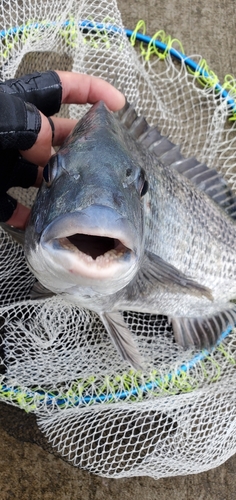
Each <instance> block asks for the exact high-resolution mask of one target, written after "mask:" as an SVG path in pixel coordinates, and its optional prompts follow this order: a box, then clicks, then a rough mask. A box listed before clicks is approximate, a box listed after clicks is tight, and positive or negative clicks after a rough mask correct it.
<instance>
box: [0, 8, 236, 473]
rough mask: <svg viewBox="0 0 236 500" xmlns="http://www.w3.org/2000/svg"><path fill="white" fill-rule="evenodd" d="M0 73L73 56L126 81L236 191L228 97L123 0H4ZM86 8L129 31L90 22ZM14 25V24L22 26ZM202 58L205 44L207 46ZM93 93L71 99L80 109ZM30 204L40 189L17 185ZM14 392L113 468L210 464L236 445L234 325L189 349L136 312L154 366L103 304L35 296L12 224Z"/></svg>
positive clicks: (73, 446) (5, 357) (72, 61)
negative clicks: (176, 56) (129, 348)
mask: <svg viewBox="0 0 236 500" xmlns="http://www.w3.org/2000/svg"><path fill="white" fill-rule="evenodd" d="M0 9H1V11H0V27H1V29H2V30H3V31H2V32H1V39H0V66H1V78H2V79H5V78H9V77H14V76H15V75H19V74H24V73H29V72H32V71H35V70H39V71H41V70H46V69H68V70H73V71H78V72H86V73H90V74H94V75H97V76H101V77H103V78H106V79H108V80H110V81H112V80H113V79H114V78H115V79H116V81H117V84H118V86H119V87H120V88H122V89H123V91H124V92H125V94H126V96H127V98H128V100H129V101H130V102H135V103H136V108H137V110H138V111H139V112H142V113H143V114H144V115H145V116H146V118H147V120H148V122H149V124H152V123H158V124H159V128H160V129H161V131H162V133H163V134H165V135H169V137H170V138H171V139H172V141H173V142H175V143H178V144H182V151H183V153H184V154H185V155H195V156H196V157H197V158H198V160H201V161H204V162H206V163H207V165H208V166H209V167H213V166H214V167H215V168H217V169H218V170H219V171H220V172H221V173H222V175H224V177H225V178H226V179H227V180H228V182H229V184H230V185H231V187H232V189H233V190H234V191H235V192H236V169H235V152H236V134H235V126H234V124H229V122H228V117H229V114H230V110H229V106H228V104H227V102H226V100H225V99H224V98H223V97H222V95H219V93H218V94H217V93H215V92H213V91H212V88H209V86H205V87H204V88H203V87H201V86H200V85H199V83H198V80H197V77H196V75H191V74H190V73H189V72H188V71H187V69H186V67H185V65H184V64H183V63H182V64H180V63H176V62H175V61H173V60H172V59H171V58H170V57H166V58H165V60H160V59H159V57H157V56H156V55H154V56H152V57H151V58H150V60H148V61H146V60H145V59H144V58H142V56H141V55H140V51H139V50H138V51H137V50H135V49H134V48H133V47H132V46H131V44H130V41H129V40H128V39H127V37H126V35H125V33H124V32H123V29H122V28H123V26H122V21H121V17H120V13H119V11H118V9H117V6H116V3H115V1H110V2H108V1H107V0H104V1H96V0H92V1H90V2H88V1H85V0H84V1H82V0H81V1H73V0H67V1H63V0H55V1H54V2H53V7H52V4H51V2H49V1H47V0H45V1H41V2H38V1H37V2H36V1H35V0H31V1H29V0H26V1H24V2H20V1H16V0H12V1H11V2H9V1H8V0H7V1H6V2H5V1H2V2H1V7H0ZM82 20H90V21H96V23H107V22H108V23H110V24H111V23H112V25H113V27H117V28H118V31H115V32H114V31H112V32H111V31H109V32H104V31H103V32H99V31H98V29H92V28H91V29H87V30H86V32H85V31H82V30H81V28H80V27H79V26H80V23H81V21H82ZM13 28H14V29H13ZM195 60H196V61H199V60H200V57H199V56H195ZM84 112H85V107H82V106H81V107H79V106H70V108H69V111H68V109H67V108H65V107H62V110H61V114H64V115H65V116H68V113H69V116H71V117H76V118H78V117H80V116H81V115H83V114H84ZM13 191H14V194H15V196H17V198H18V200H19V201H21V202H22V203H24V204H27V205H29V206H31V204H32V200H33V198H34V189H30V190H28V191H24V190H20V189H17V190H13ZM0 254H1V260H0V262H1V263H0V280H1V296H0V316H1V326H2V329H1V349H0V354H1V367H0V368H1V369H0V373H1V385H0V396H1V399H2V400H3V401H6V402H8V403H11V404H14V405H18V406H20V407H22V408H23V409H25V410H26V411H33V412H35V414H36V415H37V418H38V423H39V426H40V428H41V429H42V431H43V432H45V433H46V435H47V437H48V440H49V441H50V442H51V443H52V444H53V446H55V447H56V448H57V449H58V450H59V452H60V453H61V454H62V456H63V457H65V458H66V460H68V461H70V462H72V463H73V464H74V465H76V466H80V467H83V468H86V469H87V470H89V471H91V472H94V473H97V474H100V475H103V476H109V477H125V476H126V477H130V476H137V475H149V476H152V477H154V478H159V477H163V476H170V475H180V474H181V475H183V474H188V473H197V472H201V471H203V470H207V469H209V468H211V467H215V466H217V465H219V464H221V463H222V462H224V461H225V460H226V459H227V458H229V457H230V456H231V455H232V454H233V453H235V451H236V438H235V436H236V432H235V427H236V418H235V398H236V396H235V394H236V392H235V389H236V387H235V386H236V383H235V379H234V374H235V365H236V335H235V332H225V333H224V334H223V335H222V338H221V339H220V342H219V343H218V345H217V346H216V347H215V349H214V350H213V351H212V352H205V351H204V352H201V353H196V352H194V351H187V352H184V351H183V350H182V349H181V348H179V347H178V346H177V345H176V344H175V343H174V341H173V334H172V331H171V328H170V327H169V326H168V323H167V321H166V319H165V318H163V317H160V316H155V315H147V314H141V313H140V314H139V313H131V312H127V313H124V316H125V320H126V321H127V322H128V323H129V327H130V329H131V330H132V332H133V334H134V335H135V336H136V338H137V343H138V346H139V350H140V352H141V353H143V354H144V355H145V358H146V359H149V365H148V366H147V369H146V371H145V373H137V372H134V371H133V370H131V369H130V368H129V366H128V365H127V364H126V363H125V362H123V363H122V362H121V360H120V357H119V355H118V354H117V352H116V350H115V348H114V347H113V346H112V344H111V342H110V340H109V339H108V337H107V334H106V332H105V331H104V327H103V325H102V324H101V323H100V321H99V318H98V317H97V316H96V315H95V314H94V313H92V312H90V311H88V310H80V309H78V308H76V307H74V306H72V305H68V303H65V302H63V300H62V299H60V298H58V297H56V298H55V297H53V298H51V299H47V300H43V301H32V300H30V299H29V292H30V289H31V287H32V284H33V282H34V277H33V276H32V274H31V273H30V271H29V270H28V268H27V265H26V263H25V260H24V254H23V251H22V249H21V247H20V246H19V245H17V244H16V243H13V241H12V240H11V238H10V236H8V235H7V234H5V233H4V231H3V230H2V231H1V235H0Z"/></svg>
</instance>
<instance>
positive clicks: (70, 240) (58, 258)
mask: <svg viewBox="0 0 236 500" xmlns="http://www.w3.org/2000/svg"><path fill="white" fill-rule="evenodd" d="M137 233H138V232H137V230H135V228H134V227H133V225H132V224H131V222H130V221H129V220H127V219H125V218H124V217H122V215H120V214H118V213H117V212H116V211H115V210H113V209H112V208H110V207H106V206H101V205H91V206H90V207H88V208H86V209H84V210H81V211H78V212H74V213H67V214H64V215H61V216H59V217H57V218H56V219H55V220H54V221H52V222H51V223H50V224H49V226H48V227H47V228H46V229H45V230H44V231H43V233H42V235H41V238H40V244H41V247H42V250H43V252H44V253H47V254H48V255H50V261H51V262H52V265H53V264H54V263H55V265H59V266H60V267H63V268H64V269H65V270H67V271H68V272H70V273H71V274H74V275H77V276H78V275H79V276H82V277H84V278H86V277H87V278H91V279H100V280H102V279H106V278H109V277H111V276H116V277H118V276H119V278H121V277H123V278H124V276H127V277H128V276H129V279H130V276H131V274H133V273H134V268H135V267H136V266H137V264H138V261H139V257H140V255H139V254H140V250H139V246H140V245H139V240H138V238H139V235H138V234H137Z"/></svg>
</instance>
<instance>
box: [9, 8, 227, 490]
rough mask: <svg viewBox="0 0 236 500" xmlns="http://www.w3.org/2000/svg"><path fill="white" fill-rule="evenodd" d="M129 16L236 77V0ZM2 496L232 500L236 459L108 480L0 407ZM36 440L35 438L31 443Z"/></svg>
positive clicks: (126, 13)
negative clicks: (162, 475) (198, 469)
mask: <svg viewBox="0 0 236 500" xmlns="http://www.w3.org/2000/svg"><path fill="white" fill-rule="evenodd" d="M118 5H119V8H120V10H121V14H122V18H123V22H124V24H125V26H126V27H128V28H134V27H135V25H136V22H137V21H138V20H139V19H144V20H145V21H146V24H147V32H148V34H153V33H154V32H156V31H157V30H158V29H164V30H165V31H166V32H167V33H169V34H170V35H171V36H172V37H177V38H179V39H180V40H181V41H182V43H183V45H184V48H185V52H186V53H187V54H194V53H196V54H201V55H203V56H204V57H205V58H206V60H207V61H208V63H209V65H210V67H211V68H212V69H213V70H214V71H215V72H216V74H217V75H218V76H219V77H220V79H221V80H222V79H223V77H224V75H225V74H226V73H231V74H234V75H236V44H235V32H236V30H235V28H236V3H235V1H234V0H222V1H221V2H217V1H214V0H208V1H202V0H196V1H191V0H166V1H163V0H146V1H141V0H131V1H130V2H127V1H126V0H118ZM0 432H1V441H0V450H1V451H0V500H8V499H9V500H10V499H20V500H37V499H45V500H51V499H52V500H53V499H58V500H77V499H78V500H79V499H81V500H82V499H83V500H105V499H106V500H110V499H114V500H118V499H122V500H131V499H135V500H143V499H144V500H167V499H168V500H170V499H176V500H212V499H214V500H234V499H235V497H236V495H235V490H236V477H235V471H236V457H232V458H231V459H229V460H228V461H227V462H226V463H225V464H223V465H222V466H221V467H218V468H217V469H214V470H211V471H208V472H205V473H201V474H196V475H189V476H185V477H177V478H176V477H173V478H168V479H160V480H159V481H155V480H153V479H151V478H148V477H137V478H131V479H119V480H115V479H104V478H100V477H97V476H94V475H92V474H90V473H88V472H86V471H82V470H78V469H75V468H73V467H72V466H70V465H69V464H67V463H65V462H64V461H63V460H62V459H61V458H58V457H57V456H55V455H53V454H52V453H51V452H50V450H49V447H48V445H47V443H46V441H45V440H44V439H43V438H42V437H41V436H40V434H39V432H38V430H37V426H36V424H35V420H34V417H33V416H32V415H25V414H24V413H23V412H22V411H20V410H16V409H14V408H12V407H7V406H6V405H3V404H1V405H0ZM34 442H35V443H37V444H32V443H34Z"/></svg>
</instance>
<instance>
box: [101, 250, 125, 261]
mask: <svg viewBox="0 0 236 500" xmlns="http://www.w3.org/2000/svg"><path fill="white" fill-rule="evenodd" d="M123 255H124V251H119V252H117V250H115V249H113V250H109V251H108V252H106V253H104V254H103V255H99V256H98V257H97V258H96V262H97V263H98V264H99V263H101V262H104V261H105V262H110V261H112V260H114V259H119V257H122V256H123Z"/></svg>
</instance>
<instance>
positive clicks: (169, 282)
mask: <svg viewBox="0 0 236 500" xmlns="http://www.w3.org/2000/svg"><path fill="white" fill-rule="evenodd" d="M142 280H147V281H149V282H152V283H153V285H155V283H156V284H158V283H159V284H160V283H161V284H162V285H166V286H173V285H175V286H178V287H180V288H181V291H182V292H185V293H189V294H191V295H196V296H197V297H201V296H205V297H207V299H209V300H213V297H212V293H211V290H210V289H209V288H207V287H205V286H203V285H200V284H199V283H198V282H197V281H195V280H193V279H191V278H189V277H188V276H186V275H185V274H184V273H182V272H181V271H179V270H178V269H177V268H176V267H174V266H172V265H171V264H169V263H168V262H165V261H164V260H163V259H162V258H161V257H159V256H158V255H155V254H153V253H151V252H147V251H146V252H145V256H144V261H143V264H142V267H141V270H140V271H139V273H138V281H139V283H140V281H142Z"/></svg>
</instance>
